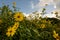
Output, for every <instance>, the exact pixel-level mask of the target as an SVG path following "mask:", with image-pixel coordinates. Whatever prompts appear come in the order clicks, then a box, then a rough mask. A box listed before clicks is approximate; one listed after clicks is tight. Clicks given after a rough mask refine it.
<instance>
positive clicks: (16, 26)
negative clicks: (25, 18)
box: [12, 22, 19, 30]
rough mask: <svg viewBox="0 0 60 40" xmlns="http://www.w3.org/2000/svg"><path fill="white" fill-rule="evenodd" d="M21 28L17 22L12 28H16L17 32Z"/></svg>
mask: <svg viewBox="0 0 60 40" xmlns="http://www.w3.org/2000/svg"><path fill="white" fill-rule="evenodd" d="M18 27H19V22H15V24H14V25H13V27H12V28H14V29H15V30H16V29H17V28H18Z"/></svg>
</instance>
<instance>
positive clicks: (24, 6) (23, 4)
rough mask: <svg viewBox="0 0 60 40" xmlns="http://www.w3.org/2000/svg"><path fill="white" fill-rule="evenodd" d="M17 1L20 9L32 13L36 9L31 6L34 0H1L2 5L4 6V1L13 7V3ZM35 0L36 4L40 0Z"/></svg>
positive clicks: (0, 4)
mask: <svg viewBox="0 0 60 40" xmlns="http://www.w3.org/2000/svg"><path fill="white" fill-rule="evenodd" d="M13 2H16V7H17V8H19V10H20V11H22V12H24V13H30V12H32V11H35V10H36V9H35V10H33V9H32V7H31V2H32V0H0V7H1V6H2V3H4V4H6V5H9V6H10V8H11V9H12V6H13V5H12V3H13ZM33 2H34V3H35V4H36V3H38V1H36V0H33Z"/></svg>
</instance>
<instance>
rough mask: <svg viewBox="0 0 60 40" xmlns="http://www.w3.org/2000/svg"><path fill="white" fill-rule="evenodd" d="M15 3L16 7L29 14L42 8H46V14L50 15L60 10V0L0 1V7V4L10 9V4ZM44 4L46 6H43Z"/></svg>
mask: <svg viewBox="0 0 60 40" xmlns="http://www.w3.org/2000/svg"><path fill="white" fill-rule="evenodd" d="M13 2H16V7H17V8H18V9H19V10H20V11H22V12H24V13H27V14H29V13H31V12H34V11H39V12H40V11H41V10H42V8H46V12H47V13H50V12H51V11H53V10H60V0H0V7H1V6H3V5H2V3H4V4H6V5H10V8H11V9H12V3H13ZM45 4H48V5H47V6H45Z"/></svg>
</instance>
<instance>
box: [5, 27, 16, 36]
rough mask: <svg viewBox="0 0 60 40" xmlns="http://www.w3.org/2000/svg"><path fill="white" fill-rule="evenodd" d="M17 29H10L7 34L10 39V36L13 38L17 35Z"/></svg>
mask: <svg viewBox="0 0 60 40" xmlns="http://www.w3.org/2000/svg"><path fill="white" fill-rule="evenodd" d="M15 32H16V31H15V29H14V28H12V27H9V28H8V30H7V32H6V35H7V36H8V37H9V36H13V35H14V34H15Z"/></svg>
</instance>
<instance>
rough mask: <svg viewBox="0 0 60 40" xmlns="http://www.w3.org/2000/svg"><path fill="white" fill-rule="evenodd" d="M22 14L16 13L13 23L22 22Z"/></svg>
mask: <svg viewBox="0 0 60 40" xmlns="http://www.w3.org/2000/svg"><path fill="white" fill-rule="evenodd" d="M23 17H24V16H23V14H22V13H21V12H16V13H15V15H14V18H15V21H22V20H23Z"/></svg>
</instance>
